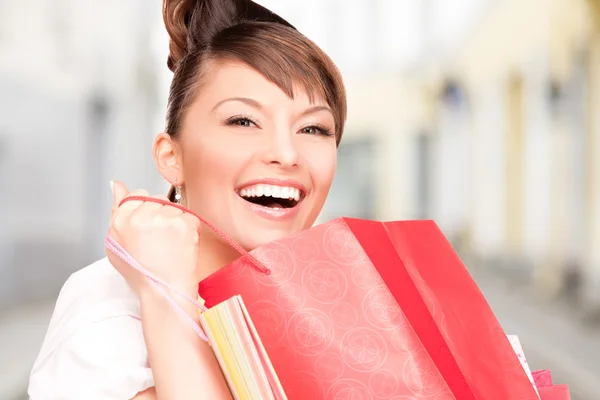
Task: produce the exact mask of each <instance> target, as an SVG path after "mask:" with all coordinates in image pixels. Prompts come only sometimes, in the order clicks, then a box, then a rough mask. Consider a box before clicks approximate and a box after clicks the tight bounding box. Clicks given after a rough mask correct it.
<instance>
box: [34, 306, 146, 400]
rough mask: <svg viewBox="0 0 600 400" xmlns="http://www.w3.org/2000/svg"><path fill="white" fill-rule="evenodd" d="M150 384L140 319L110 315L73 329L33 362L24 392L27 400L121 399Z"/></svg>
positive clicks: (130, 397) (132, 395)
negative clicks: (27, 395) (27, 387)
mask: <svg viewBox="0 0 600 400" xmlns="http://www.w3.org/2000/svg"><path fill="white" fill-rule="evenodd" d="M153 386H154V379H153V377H152V371H151V369H150V367H149V365H148V362H147V351H146V348H145V343H144V340H143V332H142V325H141V321H140V320H139V319H136V318H134V317H132V316H130V315H116V316H110V317H107V318H105V319H103V320H100V321H95V322H88V323H87V324H85V325H82V326H80V327H78V329H76V330H75V331H74V332H73V333H72V334H71V335H70V336H69V337H68V338H66V339H64V340H63V341H62V342H61V343H60V345H58V346H57V347H56V348H55V349H53V350H52V351H51V352H50V353H49V354H47V355H46V356H45V358H44V359H43V360H41V361H40V362H39V363H36V365H35V366H34V368H33V370H32V373H31V377H30V381H29V389H28V394H29V396H30V399H31V400H45V399H56V400H58V399H64V400H71V399H73V400H75V399H78V400H79V399H89V400H96V399H97V400H101V399H102V400H112V399H115V400H117V399H118V400H124V399H132V398H133V397H135V395H136V394H138V393H139V392H143V391H144V390H146V389H148V388H150V387H153Z"/></svg>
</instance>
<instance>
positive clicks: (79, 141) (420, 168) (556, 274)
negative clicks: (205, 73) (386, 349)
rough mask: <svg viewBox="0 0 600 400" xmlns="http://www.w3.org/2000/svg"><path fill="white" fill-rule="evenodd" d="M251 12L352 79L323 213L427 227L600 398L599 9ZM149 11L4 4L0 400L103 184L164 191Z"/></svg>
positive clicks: (40, 324)
mask: <svg viewBox="0 0 600 400" xmlns="http://www.w3.org/2000/svg"><path fill="white" fill-rule="evenodd" d="M258 2H259V3H261V4H263V5H265V6H267V7H269V8H271V9H272V10H273V11H275V12H277V13H279V14H281V15H282V16H283V17H284V18H286V19H288V20H289V21H290V22H291V23H292V24H294V25H295V26H296V27H297V28H298V29H299V30H300V31H302V32H303V33H304V34H306V35H307V36H308V37H310V38H311V39H313V40H314V41H315V42H317V44H319V45H320V46H321V47H322V48H323V49H324V50H325V51H326V52H327V53H328V54H329V55H330V56H331V57H332V58H333V59H334V61H335V62H336V63H337V64H338V66H339V67H340V69H341V70H342V73H343V75H344V77H345V80H346V85H347V89H348V99H349V119H348V124H347V128H346V132H345V136H344V140H343V141H342V145H341V147H340V149H339V167H338V174H337V177H336V180H335V183H334V186H333V188H332V192H331V196H330V198H329V200H328V203H327V205H326V207H325V209H324V211H323V213H322V215H321V218H320V220H321V221H326V220H329V219H331V218H334V217H337V216H340V215H344V216H354V217H361V218H370V219H386V220H389V219H422V218H427V219H434V220H435V221H436V222H437V223H438V224H439V225H440V227H441V228H442V229H443V231H444V232H445V234H446V235H447V236H448V238H449V239H450V240H451V241H452V242H453V244H454V246H455V248H456V249H457V250H458V251H459V253H460V255H461V257H462V258H463V260H464V261H465V263H466V264H467V265H468V267H469V268H470V270H471V272H472V274H473V275H474V277H475V279H476V280H477V282H478V284H479V285H480V287H481V289H482V290H483V291H484V294H485V295H486V296H487V298H488V300H489V302H490V304H491V305H492V308H493V309H494V311H495V312H496V314H497V316H498V318H499V319H500V321H501V323H502V324H503V326H504V328H505V330H506V331H507V333H511V334H517V335H519V337H520V338H521V341H522V344H523V346H524V348H525V352H526V355H527V357H528V359H529V361H530V364H532V367H533V368H535V369H542V368H549V369H552V371H553V373H554V377H555V380H556V381H557V382H559V383H568V384H569V385H570V386H571V391H572V395H573V399H574V400H598V399H600V1H599V0H493V1H492V0H279V1H276V0H268V1H267V0H262V1H258ZM160 11H161V4H160V0H128V1H122V0H103V1H93V0H86V1H76V0H52V1H47V0H46V1H43V0H28V1H23V0H1V1H0V187H1V188H2V189H1V190H0V205H1V207H0V222H1V223H0V238H1V240H0V400H14V399H23V398H25V387H26V385H27V380H28V373H29V369H30V368H31V365H32V363H33V360H34V359H35V357H36V355H37V352H38V350H39V346H40V344H41V340H42V338H43V336H44V334H45V330H46V326H47V323H48V321H49V318H50V316H51V313H52V308H53V306H54V301H55V299H56V296H57V294H58V291H59V290H60V288H61V286H62V284H63V283H64V281H65V279H66V278H67V277H68V276H69V275H70V274H71V273H73V272H74V271H76V270H78V269H80V268H82V267H83V266H85V265H87V264H89V263H90V262H92V261H94V260H96V259H98V258H100V257H102V256H103V236H104V234H105V232H106V227H107V221H108V217H109V212H110V205H111V195H110V189H109V180H110V179H120V180H123V181H124V182H126V183H127V184H128V186H129V187H132V188H135V187H144V188H147V189H148V190H149V191H150V192H160V191H166V190H167V185H166V183H165V182H164V181H163V179H162V178H161V177H160V176H159V174H158V173H157V171H156V168H155V166H154V163H153V160H152V157H151V146H152V141H153V138H154V136H155V134H156V133H157V132H159V131H161V130H162V129H163V123H164V115H165V105H166V98H167V93H168V86H169V83H170V79H171V74H170V72H169V71H168V69H167V67H166V58H167V54H168V48H167V47H168V42H167V36H166V32H165V31H164V27H163V25H162V19H161V14H160Z"/></svg>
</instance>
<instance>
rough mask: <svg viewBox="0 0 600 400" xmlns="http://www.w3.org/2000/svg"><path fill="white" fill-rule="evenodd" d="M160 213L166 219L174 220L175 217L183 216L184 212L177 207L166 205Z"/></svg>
mask: <svg viewBox="0 0 600 400" xmlns="http://www.w3.org/2000/svg"><path fill="white" fill-rule="evenodd" d="M160 213H161V215H162V216H164V217H165V218H174V217H179V216H181V214H183V210H181V209H179V208H177V207H173V206H171V205H168V204H165V205H164V206H163V208H162V209H161V210H160Z"/></svg>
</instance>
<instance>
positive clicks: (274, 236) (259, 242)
mask: <svg viewBox="0 0 600 400" xmlns="http://www.w3.org/2000/svg"><path fill="white" fill-rule="evenodd" d="M297 232H298V231H297V230H295V231H290V230H274V229H269V230H267V229H256V228H254V229H249V230H248V231H247V233H245V234H244V235H243V237H241V238H240V241H239V242H238V243H239V244H240V245H241V246H242V247H243V248H244V249H246V250H248V251H251V250H254V249H256V248H257V247H260V246H263V245H265V244H268V243H271V242H274V241H276V240H279V239H282V238H284V237H287V236H290V235H293V234H294V233H297Z"/></svg>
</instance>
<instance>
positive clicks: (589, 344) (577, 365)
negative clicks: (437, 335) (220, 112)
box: [0, 267, 600, 400]
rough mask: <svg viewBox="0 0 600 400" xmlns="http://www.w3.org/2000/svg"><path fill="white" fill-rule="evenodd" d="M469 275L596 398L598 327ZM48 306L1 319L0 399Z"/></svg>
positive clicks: (24, 364)
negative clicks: (585, 324) (585, 323)
mask: <svg viewBox="0 0 600 400" xmlns="http://www.w3.org/2000/svg"><path fill="white" fill-rule="evenodd" d="M471 273H472V275H473V276H474V278H475V280H476V281H477V283H478V284H479V287H480V288H481V290H482V291H483V293H484V295H485V296H486V298H487V299H488V301H489V303H490V305H491V306H492V308H493V310H494V312H495V313H496V316H497V317H498V319H499V320H500V322H501V323H502V326H503V327H504V330H505V332H506V333H507V334H517V335H518V336H519V339H520V340H521V343H522V344H523V347H524V350H525V355H526V356H527V359H528V361H529V363H530V366H531V368H532V369H533V370H539V369H550V370H551V371H552V375H553V378H554V381H555V382H556V383H568V384H569V386H570V389H571V395H572V400H597V399H598V393H600V379H599V377H600V345H599V344H598V337H599V335H600V326H596V327H592V326H583V325H582V322H581V318H580V317H579V316H578V314H577V312H574V309H573V308H572V307H571V306H569V305H567V304H564V303H560V302H558V303H555V304H553V303H547V302H540V301H538V300H536V299H535V296H534V295H533V292H532V290H531V289H530V288H528V287H527V286H525V285H523V284H522V283H517V282H518V281H517V280H516V279H508V278H507V275H506V274H505V273H500V272H496V273H494V272H493V270H492V269H490V268H481V267H479V268H473V269H471ZM51 313H52V305H51V304H48V303H42V304H39V305H37V306H31V307H24V308H23V309H22V310H15V312H13V313H12V314H11V315H9V316H5V317H3V318H2V319H1V320H0V354H2V355H3V356H2V359H1V364H0V376H1V377H2V378H1V380H0V399H2V400H24V399H26V398H27V397H26V396H25V394H24V390H25V389H24V388H25V387H26V385H27V378H28V374H29V369H30V368H31V364H32V363H33V360H34V359H35V357H36V355H37V351H38V350H39V346H40V344H41V340H42V337H43V335H44V332H45V329H46V324H47V323H48V320H49V319H50V316H51Z"/></svg>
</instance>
